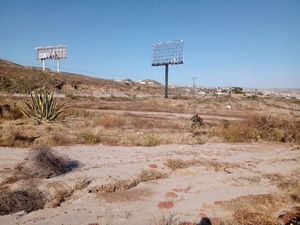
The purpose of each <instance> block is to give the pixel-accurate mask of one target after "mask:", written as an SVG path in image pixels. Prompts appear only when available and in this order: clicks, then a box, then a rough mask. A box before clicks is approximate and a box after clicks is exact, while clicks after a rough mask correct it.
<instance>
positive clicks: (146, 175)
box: [89, 170, 167, 193]
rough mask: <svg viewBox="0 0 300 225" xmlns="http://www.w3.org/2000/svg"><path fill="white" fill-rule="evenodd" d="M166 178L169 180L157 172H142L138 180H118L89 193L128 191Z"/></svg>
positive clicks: (163, 174) (94, 188)
mask: <svg viewBox="0 0 300 225" xmlns="http://www.w3.org/2000/svg"><path fill="white" fill-rule="evenodd" d="M164 178H167V174H165V173H162V172H158V171H155V170H145V171H142V172H141V173H140V174H139V175H138V176H137V177H136V178H134V179H132V180H118V181H116V182H112V183H108V184H105V185H101V186H97V187H93V188H91V189H90V190H89V192H93V193H94V192H116V191H126V190H129V189H131V188H133V187H136V186H137V185H138V184H139V183H141V182H146V181H151V180H158V179H164Z"/></svg>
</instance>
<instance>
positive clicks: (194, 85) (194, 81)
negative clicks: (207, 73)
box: [192, 77, 198, 99]
mask: <svg viewBox="0 0 300 225" xmlns="http://www.w3.org/2000/svg"><path fill="white" fill-rule="evenodd" d="M192 78H193V90H192V95H193V99H194V98H195V89H196V79H197V78H198V77H192Z"/></svg>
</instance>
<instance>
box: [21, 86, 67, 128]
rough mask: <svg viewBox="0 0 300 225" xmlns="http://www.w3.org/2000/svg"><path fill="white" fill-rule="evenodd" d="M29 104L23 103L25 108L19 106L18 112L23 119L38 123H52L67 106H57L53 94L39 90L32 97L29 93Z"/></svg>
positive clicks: (64, 104)
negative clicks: (22, 115) (21, 114)
mask: <svg viewBox="0 0 300 225" xmlns="http://www.w3.org/2000/svg"><path fill="white" fill-rule="evenodd" d="M30 95H31V102H30V103H27V102H25V104H26V106H22V105H21V104H19V108H20V111H21V112H22V113H23V114H24V116H25V117H27V118H30V119H33V120H34V121H36V122H38V123H50V122H53V121H54V120H55V119H56V118H57V117H58V115H59V114H61V113H62V112H63V111H64V110H65V109H66V108H68V106H66V103H63V104H61V105H58V104H57V101H56V98H55V97H53V93H50V92H48V91H46V90H40V91H39V92H36V93H35V94H34V95H33V94H32V93H31V94H30Z"/></svg>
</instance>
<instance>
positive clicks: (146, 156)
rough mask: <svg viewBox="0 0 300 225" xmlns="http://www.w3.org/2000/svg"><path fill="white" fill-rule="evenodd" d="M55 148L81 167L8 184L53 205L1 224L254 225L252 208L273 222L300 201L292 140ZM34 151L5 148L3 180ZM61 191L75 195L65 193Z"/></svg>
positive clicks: (0, 154) (0, 151)
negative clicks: (204, 224)
mask: <svg viewBox="0 0 300 225" xmlns="http://www.w3.org/2000/svg"><path fill="white" fill-rule="evenodd" d="M54 149H55V150H56V152H57V153H59V154H61V155H65V156H67V157H68V158H70V159H73V160H77V161H78V162H79V167H77V168H76V169H75V170H72V171H70V172H68V173H65V174H63V175H60V176H56V177H50V178H48V179H47V178H32V179H26V180H22V179H21V180H18V181H16V182H13V183H8V184H6V187H9V188H10V189H11V190H16V189H20V188H25V187H26V186H30V187H33V186H34V187H35V188H37V189H39V190H41V191H42V192H43V193H45V196H46V198H47V204H46V205H45V207H44V208H43V209H40V210H37V211H33V212H30V213H28V214H27V213H25V212H24V211H21V212H17V213H13V214H9V215H2V216H0V224H7V225H9V224H43V225H45V224H72V225H74V224H78V225H79V224H80V225H82V224H86V225H88V224H90V223H98V224H101V225H102V224H116V225H117V224H150V225H153V224H180V223H181V224H184V223H182V222H190V224H193V223H195V224H196V223H199V221H200V220H201V218H203V217H208V218H210V219H211V221H212V223H213V224H254V223H244V222H245V221H244V220H243V219H245V216H247V215H252V216H251V218H252V219H253V218H254V216H253V215H254V214H253V213H256V214H255V218H259V216H263V219H262V217H261V218H260V220H261V223H256V224H273V223H271V222H272V221H275V220H277V218H278V216H279V215H281V214H282V212H283V211H284V210H285V211H287V210H290V209H292V208H293V207H294V206H297V205H298V206H299V204H300V185H299V181H300V167H299V165H300V149H299V148H298V147H293V146H291V145H289V144H285V145H282V144H270V143H265V144H264V143H256V144H229V143H228V144H225V143H207V144H204V145H178V144H173V145H161V146H156V147H117V146H114V147H112V146H103V145H93V146H84V145H77V146H65V147H55V148H54ZM28 151H29V149H18V148H3V147H2V148H0V182H3V181H4V180H5V179H6V178H7V177H9V176H10V175H11V173H12V171H13V169H14V168H15V166H16V165H17V164H18V163H20V162H22V160H24V158H25V157H26V155H27V153H28ZM87 181H88V182H87ZM62 193H69V194H65V196H64V197H58V195H62ZM53 199H56V201H53ZM57 199H59V200H57ZM241 212H243V213H244V214H241ZM247 213H248V214H247ZM249 213H250V214H249ZM251 213H252V214H251ZM167 220H168V221H167ZM266 220H268V221H269V222H270V223H267V222H268V221H266ZM243 221H244V222H243ZM249 221H250V220H248V222H249ZM167 222H170V223H167ZM185 224H188V223H185Z"/></svg>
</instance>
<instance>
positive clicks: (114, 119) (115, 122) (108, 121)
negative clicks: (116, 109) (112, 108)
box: [96, 114, 126, 128]
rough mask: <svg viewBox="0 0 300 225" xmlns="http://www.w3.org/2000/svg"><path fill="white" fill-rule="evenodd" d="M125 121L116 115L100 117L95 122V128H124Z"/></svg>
mask: <svg viewBox="0 0 300 225" xmlns="http://www.w3.org/2000/svg"><path fill="white" fill-rule="evenodd" d="M125 124H126V119H125V118H124V117H122V116H118V115H107V114H105V115H102V116H100V118H99V119H98V120H97V121H96V125H97V126H103V127H104V128H116V127H117V128H121V127H123V126H125Z"/></svg>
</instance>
